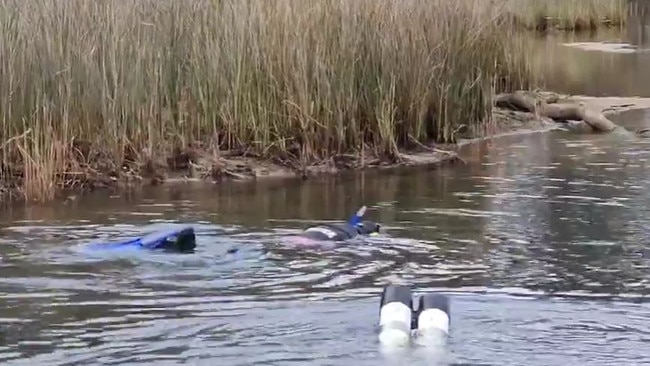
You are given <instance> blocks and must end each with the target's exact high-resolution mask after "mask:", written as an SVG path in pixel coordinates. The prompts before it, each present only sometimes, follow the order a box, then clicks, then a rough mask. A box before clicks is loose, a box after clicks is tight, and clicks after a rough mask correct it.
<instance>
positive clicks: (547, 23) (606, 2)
mask: <svg viewBox="0 0 650 366" xmlns="http://www.w3.org/2000/svg"><path fill="white" fill-rule="evenodd" d="M509 1H510V3H509V5H508V7H509V10H510V12H511V14H513V15H514V16H515V18H516V19H517V20H518V21H519V24H521V25H523V26H525V27H526V28H529V29H538V30H546V29H549V28H555V29H559V30H568V31H580V30H595V29H598V28H600V27H604V26H607V27H619V26H622V25H623V24H624V23H625V20H626V17H627V14H628V1H629V0H509Z"/></svg>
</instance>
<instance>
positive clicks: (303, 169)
mask: <svg viewBox="0 0 650 366" xmlns="http://www.w3.org/2000/svg"><path fill="white" fill-rule="evenodd" d="M559 96H560V98H562V99H563V100H564V101H566V102H572V103H579V104H583V105H585V106H586V107H588V108H592V109H594V110H596V111H599V112H601V113H603V114H604V115H612V114H618V113H623V112H627V111H631V110H639V109H650V98H641V97H592V96H584V95H571V96H568V95H559ZM492 119H493V121H492V122H491V123H490V125H491V126H490V131H487V132H482V133H477V134H474V135H473V136H472V135H468V136H459V139H458V140H457V142H456V143H454V144H445V145H436V144H426V145H424V144H419V143H415V144H414V145H413V146H411V147H409V148H403V149H400V150H399V151H400V152H399V157H398V158H397V159H392V160H389V159H385V158H382V157H380V156H377V155H376V154H374V153H372V152H370V151H365V152H363V153H362V154H359V153H356V154H337V155H332V156H331V157H329V158H327V159H324V160H322V161H319V162H314V163H311V164H309V165H302V164H300V163H299V162H298V161H296V160H290V159H285V160H281V159H280V158H279V157H277V156H276V157H271V158H263V157H258V156H251V155H247V154H246V153H243V152H228V151H220V152H219V153H218V154H214V153H209V152H207V151H205V150H201V149H193V150H191V149H186V150H184V151H178V152H177V153H176V154H175V155H173V156H167V157H165V159H164V160H165V161H166V162H167V164H162V163H160V162H158V163H157V164H153V165H154V166H153V167H152V163H151V162H148V163H146V164H144V165H143V166H142V171H143V173H144V174H137V173H133V172H123V173H122V174H121V175H120V176H117V177H116V176H107V175H104V174H101V173H98V172H96V171H95V172H94V173H92V174H91V173H90V172H87V173H88V174H87V179H86V181H85V183H84V185H83V186H81V187H76V188H75V187H72V188H62V189H60V190H59V192H57V196H56V198H55V199H54V201H58V200H61V199H67V197H70V196H75V195H80V194H84V193H86V192H89V191H97V190H100V189H126V188H133V187H135V186H138V187H139V188H144V187H146V186H153V185H159V184H165V185H168V184H183V183H185V182H201V181H202V182H208V183H213V184H218V183H219V182H222V181H226V180H227V181H246V182H250V181H256V180H260V179H274V178H275V179H296V178H301V179H303V180H307V179H311V178H315V177H320V176H324V175H337V174H340V173H343V172H346V171H363V170H368V169H396V168H400V167H408V166H433V167H439V166H446V165H453V164H457V163H464V161H463V160H462V158H461V157H460V156H459V155H458V153H457V151H458V150H459V149H460V148H463V147H465V146H468V145H472V144H476V143H481V142H483V141H489V140H492V139H498V138H500V137H504V136H511V135H527V134H533V133H545V132H549V131H552V130H555V129H558V128H559V127H561V125H560V124H559V123H557V122H554V121H552V120H550V119H547V118H543V117H537V116H535V115H534V114H532V113H528V112H518V111H511V110H505V109H501V108H497V107H494V109H493V113H492ZM19 192H20V187H13V188H12V189H9V190H7V189H4V192H2V193H3V199H2V201H25V200H24V199H20V198H17V196H20V194H19ZM7 196H8V197H9V199H8V200H7V199H5V197H7Z"/></svg>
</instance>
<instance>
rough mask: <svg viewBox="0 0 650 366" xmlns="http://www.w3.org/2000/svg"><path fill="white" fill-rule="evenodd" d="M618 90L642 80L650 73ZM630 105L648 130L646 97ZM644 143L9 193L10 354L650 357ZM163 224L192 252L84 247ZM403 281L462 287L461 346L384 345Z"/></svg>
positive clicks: (498, 143)
mask: <svg viewBox="0 0 650 366" xmlns="http://www.w3.org/2000/svg"><path fill="white" fill-rule="evenodd" d="M571 52H573V51H571ZM583 52H584V51H583ZM628 56H629V55H628ZM580 57H582V56H580ZM589 57H591V58H592V59H593V58H594V57H595V56H593V54H592V55H591V56H589ZM599 57H600V56H599ZM603 57H609V56H603ZM616 57H621V59H623V57H626V56H625V55H618V56H616ZM631 57H637V56H631ZM594 62H595V61H594ZM648 65H650V64H648ZM626 70H627V69H626ZM639 70H640V69H638V68H637V71H639ZM626 72H629V71H626ZM639 72H641V71H639ZM610 80H611V82H612V83H616V82H617V81H616V80H617V79H615V78H610ZM626 80H628V79H622V78H619V79H618V81H619V82H627V81H626ZM629 80H631V79H629ZM584 85H587V86H584V88H583V90H578V92H581V91H584V89H588V88H590V86H588V85H590V84H589V82H585V83H584ZM618 85H619V86H618V87H620V88H628V89H626V90H628V92H627V93H633V94H643V90H644V89H643V88H644V87H647V85H648V84H647V83H645V84H644V83H641V82H637V83H636V84H634V83H632V84H630V85H633V86H629V85H628V86H622V84H618ZM565 87H566V88H574V87H575V85H573V84H572V85H568V84H565ZM610 87H611V88H614V89H615V88H616V87H617V86H616V85H614V84H613V86H610ZM611 88H610V90H611ZM634 88H637V89H634ZM630 90H636V91H630ZM592 94H593V93H592ZM617 119H618V121H619V122H620V123H622V124H624V125H626V126H628V127H630V128H635V127H640V126H647V127H650V112H644V111H636V112H629V113H627V114H624V115H621V116H619V117H617ZM649 143H650V141H648V140H646V141H639V140H637V141H630V140H625V139H623V138H621V137H616V136H607V135H603V136H600V135H597V136H577V135H571V134H567V133H565V132H562V131H555V132H552V133H544V134H542V133H539V134H533V135H528V136H509V137H504V138H501V139H497V140H493V141H491V142H486V143H483V144H480V145H475V146H470V147H466V149H465V150H464V151H462V155H463V157H464V159H465V160H466V161H467V164H465V165H456V166H452V167H445V168H436V169H433V168H423V167H420V168H409V169H402V170H398V171H395V170H391V171H368V172H364V173H353V174H346V175H343V176H340V177H331V178H323V179H316V180H312V181H308V182H300V181H293V180H289V181H286V180H282V181H280V180H278V181H267V182H260V183H258V184H248V183H241V184H235V183H225V184H222V185H207V184H187V185H169V186H162V187H156V188H147V189H144V190H135V191H132V192H127V193H114V194H112V195H111V194H107V193H106V192H100V193H96V194H93V195H89V196H86V197H83V198H79V199H74V200H68V201H66V202H64V203H57V204H52V205H32V206H27V207H23V206H16V207H11V208H9V209H7V210H5V211H4V212H3V213H2V214H1V215H0V226H1V233H2V235H1V236H0V241H2V245H1V246H0V256H1V261H0V307H1V308H2V313H0V360H2V362H3V363H4V364H10V365H21V364H24V365H31V364H33V365H92V364H148V363H155V364H157V365H163V364H192V365H202V364H203V365H216V364H219V365H358V366H361V365H433V364H436V362H439V363H438V364H455V365H553V364H561V363H564V364H567V365H578V364H589V365H638V364H650V351H648V350H647V349H646V348H645V347H646V345H647V342H648V341H650V331H649V329H650V303H648V302H647V301H646V298H647V296H648V295H649V294H650V291H649V286H648V285H649V281H650V272H649V270H650V268H649V266H650V261H649V260H648V257H649V256H650V249H647V243H648V241H649V240H650V225H648V223H649V222H650V194H649V193H648V190H647V187H648V178H649V176H650V174H649V173H648V171H649V170H648V164H650V160H649V159H650V145H649ZM362 204H366V205H368V207H369V210H368V212H367V216H368V217H370V218H372V219H374V220H377V221H380V222H381V223H382V224H383V227H384V229H385V233H384V234H383V236H381V237H379V238H375V239H373V240H371V241H367V242H355V243H352V244H350V245H347V246H341V247H336V248H327V249H321V250H316V249H313V250H302V251H297V250H293V249H288V248H285V247H282V246H281V245H279V244H278V240H279V238H280V237H281V236H282V235H285V234H287V233H291V232H296V231H298V230H300V229H301V228H302V227H304V226H305V225H307V224H308V223H311V222H314V220H340V219H344V218H346V217H347V216H349V215H350V214H351V213H352V212H354V211H355V210H356V209H357V208H358V207H359V206H360V205H362ZM165 223H187V224H192V225H194V226H195V228H196V230H197V234H198V238H197V240H198V244H199V247H198V250H197V253H195V254H190V255H170V254H152V253H142V254H137V255H136V254H133V253H131V254H124V255H121V256H107V255H93V256H91V255H89V254H86V253H82V252H81V251H79V250H78V249H79V246H81V245H83V244H85V243H88V242H91V241H96V240H100V239H102V238H112V237H115V236H120V237H126V236H131V235H139V234H140V233H142V232H143V230H145V228H146V227H147V225H161V224H165ZM232 248H237V249H238V252H237V253H234V254H233V253H228V251H229V249H232ZM390 282H392V283H408V284H411V285H413V288H414V291H415V293H416V294H421V293H426V292H434V291H435V292H443V293H446V294H448V296H449V298H450V301H451V314H452V325H451V338H450V339H449V343H448V345H447V347H446V348H444V349H437V350H433V349H427V348H426V347H414V348H409V349H406V350H403V351H401V352H393V351H391V352H388V351H386V350H384V349H382V348H381V347H380V346H379V344H378V342H377V328H376V324H377V320H378V307H379V295H380V292H381V290H382V287H383V286H384V285H385V284H387V283H390Z"/></svg>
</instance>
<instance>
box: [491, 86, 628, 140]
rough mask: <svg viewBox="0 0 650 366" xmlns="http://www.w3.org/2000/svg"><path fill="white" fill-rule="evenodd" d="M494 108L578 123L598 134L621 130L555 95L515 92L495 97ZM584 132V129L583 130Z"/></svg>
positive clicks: (587, 110) (580, 106)
mask: <svg viewBox="0 0 650 366" xmlns="http://www.w3.org/2000/svg"><path fill="white" fill-rule="evenodd" d="M496 106H497V107H499V108H506V109H512V110H519V111H525V112H529V113H534V114H537V115H539V116H541V117H546V118H550V119H552V120H554V121H556V122H567V121H579V122H582V123H584V124H585V125H586V126H584V127H587V126H588V128H589V129H590V130H591V131H593V132H598V133H609V132H612V131H614V130H617V129H622V127H620V126H618V125H617V124H615V123H614V122H612V121H610V120H609V119H608V118H607V117H605V116H604V115H603V114H602V113H600V112H597V111H594V110H591V109H589V108H587V107H585V106H584V105H582V104H577V103H561V102H559V97H558V96H557V95H554V94H552V95H546V96H544V95H534V94H533V93H530V92H525V91H521V90H519V91H516V92H514V93H510V94H501V95H499V96H497V97H496ZM583 130H585V128H583Z"/></svg>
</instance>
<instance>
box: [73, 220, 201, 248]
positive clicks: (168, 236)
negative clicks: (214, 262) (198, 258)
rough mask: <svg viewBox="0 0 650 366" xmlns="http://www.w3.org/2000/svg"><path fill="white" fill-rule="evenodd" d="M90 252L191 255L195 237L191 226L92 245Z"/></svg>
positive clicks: (194, 246) (194, 245)
mask: <svg viewBox="0 0 650 366" xmlns="http://www.w3.org/2000/svg"><path fill="white" fill-rule="evenodd" d="M86 248H87V249H91V250H134V249H135V250H137V249H144V250H163V251H169V252H177V253H192V252H194V249H195V248H196V235H195V233H194V228H193V227H191V226H181V227H178V228H168V229H164V230H157V231H154V232H151V233H149V234H146V235H144V236H141V237H138V238H130V239H127V240H123V241H115V242H107V243H93V244H90V245H88V246H87V247H86Z"/></svg>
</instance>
